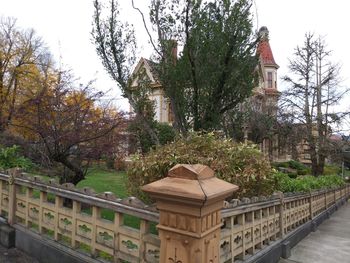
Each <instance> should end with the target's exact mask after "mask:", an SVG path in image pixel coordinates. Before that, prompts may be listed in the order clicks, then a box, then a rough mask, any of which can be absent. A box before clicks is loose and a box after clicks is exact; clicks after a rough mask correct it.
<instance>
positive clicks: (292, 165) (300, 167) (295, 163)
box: [288, 160, 306, 170]
mask: <svg viewBox="0 0 350 263" xmlns="http://www.w3.org/2000/svg"><path fill="white" fill-rule="evenodd" d="M288 165H289V167H290V168H292V169H296V170H303V169H305V168H306V166H305V165H304V164H302V163H300V162H298V161H294V160H290V161H289V162H288Z"/></svg>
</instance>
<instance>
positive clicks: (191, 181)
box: [142, 164, 238, 263]
mask: <svg viewBox="0 0 350 263" xmlns="http://www.w3.org/2000/svg"><path fill="white" fill-rule="evenodd" d="M237 189H238V186H236V185H233V184H230V183H227V182H225V181H223V180H220V179H217V178H216V177H215V176H214V172H213V170H211V169H210V168H209V167H207V166H205V165H200V164H196V165H187V164H179V165H176V166H174V167H173V168H172V169H171V170H170V171H169V174H168V177H166V178H164V179H162V180H159V181H156V182H153V183H151V184H148V185H145V186H144V187H143V188H142V190H143V191H145V192H147V193H149V194H150V195H151V196H152V197H153V198H154V199H155V200H156V201H157V208H158V209H159V213H160V219H159V225H158V230H159V237H160V240H161V248H160V261H159V262H162V263H218V262H219V261H220V255H219V251H220V247H219V243H220V227H221V226H222V222H221V209H222V207H223V201H224V199H225V198H226V197H228V196H230V195H231V194H232V193H233V192H234V191H236V190H237Z"/></svg>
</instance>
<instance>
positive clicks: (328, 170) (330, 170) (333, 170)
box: [323, 164, 341, 175]
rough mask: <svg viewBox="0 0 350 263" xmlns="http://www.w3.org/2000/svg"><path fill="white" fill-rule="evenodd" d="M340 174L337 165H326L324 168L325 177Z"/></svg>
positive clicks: (339, 168)
mask: <svg viewBox="0 0 350 263" xmlns="http://www.w3.org/2000/svg"><path fill="white" fill-rule="evenodd" d="M340 173H341V167H340V166H338V165H330V164H327V165H325V166H324V169H323V174H325V175H330V174H340Z"/></svg>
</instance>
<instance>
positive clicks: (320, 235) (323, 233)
mask: <svg viewBox="0 0 350 263" xmlns="http://www.w3.org/2000/svg"><path fill="white" fill-rule="evenodd" d="M347 262H350V202H348V203H347V204H345V205H344V206H342V207H340V208H339V209H338V211H336V212H335V213H334V214H332V215H331V217H330V219H328V220H326V221H324V222H323V223H322V224H321V225H320V226H319V227H318V229H317V231H316V232H311V233H310V234H309V235H308V236H307V237H306V238H304V239H303V240H302V241H301V242H300V243H298V244H297V245H296V246H295V247H294V248H293V249H292V255H291V257H290V258H289V259H288V260H281V261H280V262H279V263H347Z"/></svg>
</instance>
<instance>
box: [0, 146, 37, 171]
mask: <svg viewBox="0 0 350 263" xmlns="http://www.w3.org/2000/svg"><path fill="white" fill-rule="evenodd" d="M18 152H19V147H18V146H17V145H13V146H12V147H1V146H0V168H2V169H9V168H14V167H20V168H23V169H25V170H27V169H30V168H31V167H33V163H32V162H31V160H29V159H27V158H25V157H23V156H20V155H19V153H18Z"/></svg>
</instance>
